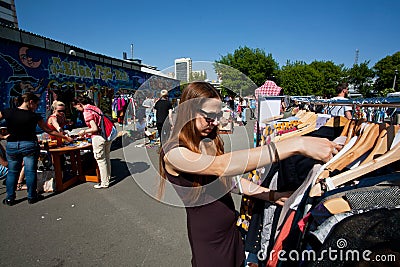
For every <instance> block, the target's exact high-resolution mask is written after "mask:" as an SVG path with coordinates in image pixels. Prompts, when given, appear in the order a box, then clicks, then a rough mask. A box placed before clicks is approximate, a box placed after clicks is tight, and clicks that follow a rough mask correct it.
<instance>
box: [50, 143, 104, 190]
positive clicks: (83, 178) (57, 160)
mask: <svg viewBox="0 0 400 267" xmlns="http://www.w3.org/2000/svg"><path fill="white" fill-rule="evenodd" d="M81 150H90V151H91V152H90V153H91V155H93V150H92V144H86V145H81V146H78V145H77V146H64V147H58V148H50V149H49V152H50V154H51V156H52V159H53V166H54V172H55V182H56V191H57V192H62V191H64V190H65V189H67V188H68V187H70V186H72V185H74V184H76V183H77V182H96V183H98V182H100V172H99V169H98V166H97V163H94V164H95V166H94V168H95V173H96V174H95V175H91V174H88V173H87V169H84V168H90V167H91V166H85V167H84V168H83V167H82V157H81ZM63 155H69V156H70V160H71V169H72V177H71V178H70V179H68V180H67V181H63V164H62V159H61V157H62V156H63ZM94 162H95V161H94Z"/></svg>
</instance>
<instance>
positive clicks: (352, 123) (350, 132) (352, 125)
mask: <svg viewBox="0 0 400 267" xmlns="http://www.w3.org/2000/svg"><path fill="white" fill-rule="evenodd" d="M356 124H357V121H355V120H351V121H350V125H349V127H348V129H347V132H346V134H345V135H346V136H347V139H346V141H345V142H344V145H347V143H349V142H350V139H351V138H352V137H353V135H354V132H355V131H354V129H355V126H356ZM342 135H344V133H342Z"/></svg>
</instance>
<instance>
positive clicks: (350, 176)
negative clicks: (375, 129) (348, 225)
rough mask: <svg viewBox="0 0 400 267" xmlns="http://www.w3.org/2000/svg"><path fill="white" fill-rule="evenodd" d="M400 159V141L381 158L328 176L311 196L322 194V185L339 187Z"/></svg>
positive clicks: (313, 189)
mask: <svg viewBox="0 0 400 267" xmlns="http://www.w3.org/2000/svg"><path fill="white" fill-rule="evenodd" d="M398 160H400V142H399V143H397V144H396V145H395V146H394V147H393V148H392V149H391V150H389V151H388V152H386V153H385V154H383V155H382V156H380V157H379V158H376V159H373V160H371V161H369V162H368V163H366V164H364V165H360V166H358V167H357V168H354V169H352V170H348V171H346V172H343V173H340V174H338V175H336V176H334V177H332V178H326V179H325V180H322V181H320V182H319V183H317V184H315V185H314V186H313V187H312V188H311V190H310V193H309V196H310V197H314V196H321V195H322V192H323V190H322V187H324V189H325V188H327V187H329V188H337V187H338V186H340V185H343V184H345V183H348V182H350V181H353V180H355V179H357V178H358V177H360V176H363V175H365V174H367V173H370V172H372V171H374V170H377V169H380V168H382V167H384V166H387V165H389V164H391V163H393V162H396V161H398Z"/></svg>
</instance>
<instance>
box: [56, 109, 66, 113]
mask: <svg viewBox="0 0 400 267" xmlns="http://www.w3.org/2000/svg"><path fill="white" fill-rule="evenodd" d="M57 112H63V113H64V112H65V109H57Z"/></svg>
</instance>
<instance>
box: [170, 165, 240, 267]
mask: <svg viewBox="0 0 400 267" xmlns="http://www.w3.org/2000/svg"><path fill="white" fill-rule="evenodd" d="M166 175H167V179H168V180H169V181H170V182H171V183H172V184H174V185H179V186H184V187H192V180H193V176H192V177H190V176H189V175H186V174H181V175H180V176H173V175H171V174H169V173H166ZM216 179H217V177H205V176H203V177H202V180H203V182H201V184H203V185H204V184H208V183H210V182H212V181H215V180H216ZM218 184H219V185H221V186H220V187H219V188H218ZM174 188H175V190H176V191H177V193H178V195H179V196H180V198H181V199H182V201H183V202H184V203H185V204H193V201H192V200H190V199H189V198H188V197H187V196H186V195H185V192H182V191H184V190H180V187H174ZM223 188H225V187H223V186H222V183H219V182H218V181H216V186H213V188H212V189H210V190H208V189H207V190H206V191H205V192H203V193H202V194H201V195H200V197H199V198H198V199H197V200H196V202H197V203H199V206H194V207H193V205H192V207H186V215H187V229H188V235H189V242H190V246H191V249H192V266H194V267H211V266H219V267H224V266H226V267H235V266H241V265H242V264H243V261H244V258H245V255H244V245H243V241H242V238H241V235H240V232H239V230H238V228H237V226H236V219H237V217H236V214H235V205H234V203H233V199H232V196H231V194H230V193H225V194H223V193H221V191H220V190H224V189H223ZM222 192H223V191H222ZM221 195H222V197H220V196H221ZM200 203H209V204H204V205H201V204H200Z"/></svg>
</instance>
